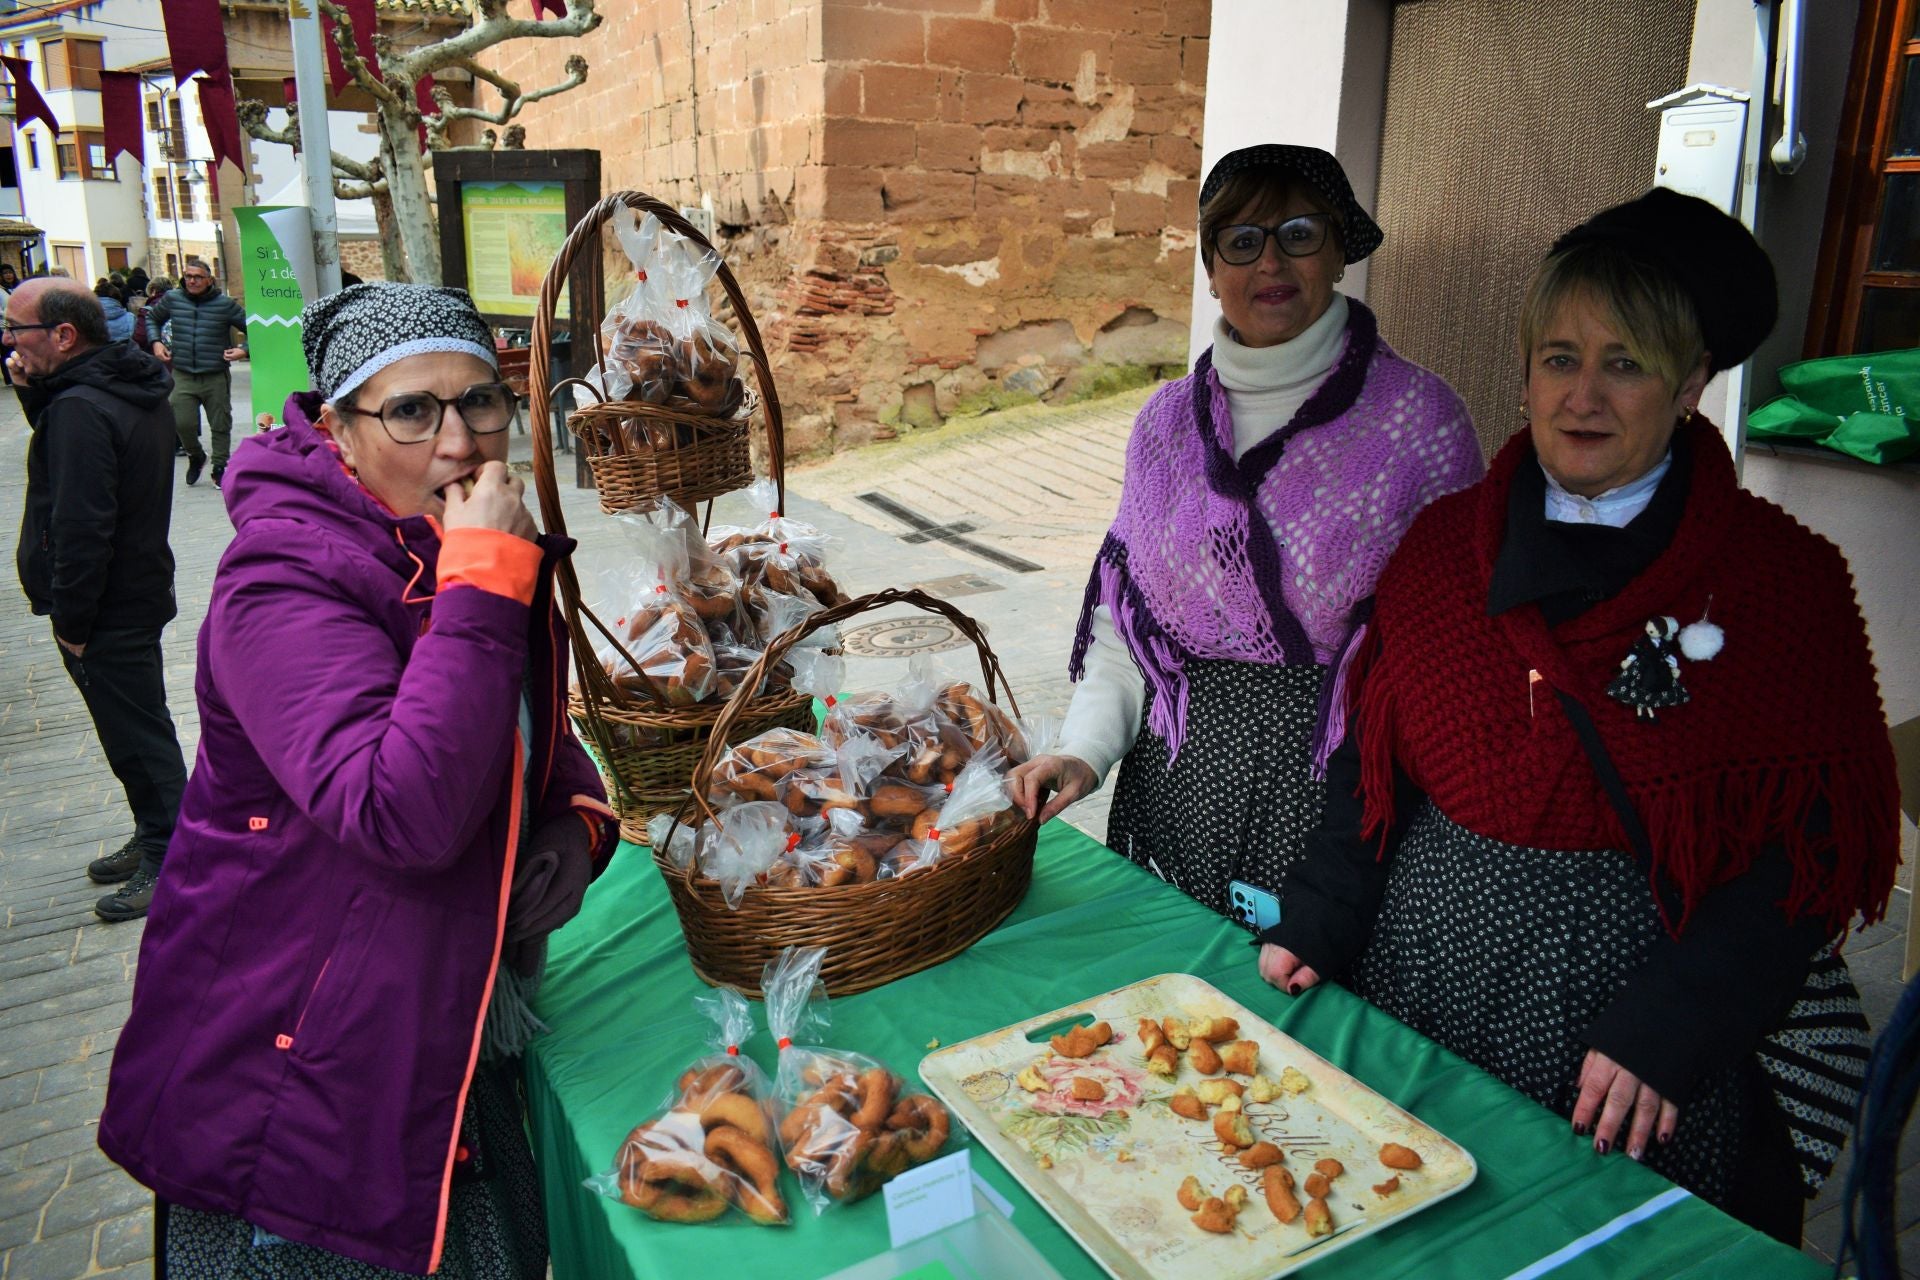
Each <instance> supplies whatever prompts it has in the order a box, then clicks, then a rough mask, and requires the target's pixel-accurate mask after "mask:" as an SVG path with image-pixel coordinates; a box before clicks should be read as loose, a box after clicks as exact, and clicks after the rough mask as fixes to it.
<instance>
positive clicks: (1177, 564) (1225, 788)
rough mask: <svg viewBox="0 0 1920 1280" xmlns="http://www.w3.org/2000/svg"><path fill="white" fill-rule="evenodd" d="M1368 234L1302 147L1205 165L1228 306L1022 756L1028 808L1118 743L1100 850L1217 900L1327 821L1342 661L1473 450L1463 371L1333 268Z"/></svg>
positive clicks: (1075, 795)
mask: <svg viewBox="0 0 1920 1280" xmlns="http://www.w3.org/2000/svg"><path fill="white" fill-rule="evenodd" d="M1380 240H1381V232H1380V228H1379V227H1378V226H1377V225H1376V224H1375V223H1374V221H1373V219H1372V218H1371V217H1370V216H1368V214H1367V211H1366V210H1365V209H1363V208H1361V207H1360V204H1359V202H1358V201H1356V200H1355V199H1354V196H1353V190H1352V188H1351V187H1350V186H1349V185H1348V182H1347V177H1346V174H1345V173H1344V172H1343V171H1342V170H1341V168H1340V163H1339V161H1337V160H1335V159H1334V158H1333V157H1332V156H1331V155H1329V154H1327V153H1326V152H1324V151H1321V150H1319V149H1317V148H1313V147H1297V146H1283V145H1277V144H1268V145H1263V146H1257V147H1247V148H1244V149H1242V150H1239V151H1235V152H1233V153H1231V154H1230V155H1227V156H1225V157H1224V158H1222V159H1221V160H1220V161H1219V162H1218V163H1217V164H1215V165H1214V167H1213V169H1212V171H1211V172H1210V173H1209V174H1208V175H1207V180H1206V182H1205V183H1204V184H1203V186H1202V188H1201V191H1200V255H1201V260H1202V262H1203V263H1204V264H1205V266H1206V270H1207V277H1208V279H1209V281H1210V282H1211V284H1212V289H1211V292H1212V294H1213V296H1215V297H1216V298H1218V299H1219V300H1220V310H1221V313H1222V318H1221V319H1220V320H1219V321H1217V322H1216V323H1215V326H1214V341H1213V345H1212V346H1211V347H1209V348H1208V349H1207V350H1206V351H1205V352H1203V353H1202V354H1201V356H1200V358H1199V359H1198V360H1197V361H1195V363H1194V368H1193V372H1192V373H1190V374H1189V375H1188V376H1187V377H1185V378H1181V379H1179V380H1177V381H1175V382H1170V383H1168V384H1167V385H1166V386H1164V387H1162V388H1161V389H1160V391H1159V392H1158V393H1157V394H1156V395H1155V396H1154V397H1153V398H1152V399H1151V400H1150V401H1148V402H1147V405H1146V407H1145V408H1144V409H1142V410H1141V412H1140V417H1139V419H1138V420H1137V421H1136V422H1135V424H1134V430H1133V436H1132V439H1131V440H1130V441H1129V442H1128V446H1127V467H1126V480H1125V485H1124V487H1123V490H1122V492H1121V497H1120V510H1119V514H1118V515H1117V517H1116V518H1115V520H1114V523H1113V528H1112V529H1111V530H1110V531H1109V533H1108V534H1107V538H1106V541H1105V543H1104V544H1103V545H1102V546H1101V548H1100V554H1099V557H1098V559H1097V560H1096V562H1095V564H1094V568H1093V574H1092V577H1091V579H1090V581H1089V582H1088V584H1087V596H1086V604H1085V606H1084V608H1083V610H1082V613H1081V616H1080V626H1079V633H1078V635H1077V636H1076V637H1075V641H1074V648H1073V658H1072V666H1071V671H1072V674H1073V676H1074V678H1075V679H1076V680H1078V681H1080V686H1079V688H1078V689H1077V690H1076V691H1075V693H1074V698H1073V702H1072V704H1071V706H1069V708H1068V710H1067V718H1066V723H1065V725H1064V726H1063V728H1062V731H1061V737H1060V746H1059V749H1058V754H1054V755H1048V756H1042V757H1040V758H1038V759H1035V760H1033V761H1030V762H1029V763H1027V764H1025V765H1023V766H1021V767H1020V768H1019V769H1017V770H1015V772H1014V775H1013V788H1014V795H1015V797H1016V799H1017V801H1018V802H1019V803H1020V804H1021V806H1022V807H1023V808H1024V809H1025V810H1026V812H1027V813H1028V814H1029V815H1034V814H1035V813H1036V812H1037V813H1038V816H1040V817H1041V818H1042V819H1043V820H1044V819H1046V818H1051V817H1052V816H1053V815H1055V814H1056V813H1058V812H1059V811H1060V810H1062V809H1064V808H1065V807H1066V806H1067V805H1069V804H1071V803H1073V802H1074V801H1075V800H1078V799H1079V798H1081V797H1082V796H1084V795H1086V794H1087V793H1088V792H1090V791H1092V790H1094V789H1095V788H1096V787H1098V786H1099V785H1100V780H1101V779H1102V778H1103V777H1105V776H1106V773H1107V771H1108V770H1109V769H1111V768H1112V767H1113V765H1114V763H1115V762H1116V761H1119V763H1120V777H1119V782H1118V784H1117V787H1116V790H1115V793H1114V800H1113V809H1112V815H1111V818H1110V819H1109V826H1108V832H1107V843H1108V845H1109V846H1111V847H1112V848H1113V849H1114V850H1115V851H1116V852H1118V853H1120V854H1122V855H1123V856H1125V857H1127V858H1130V859H1132V860H1133V861H1134V862H1137V863H1139V864H1140V865H1141V866H1143V867H1145V868H1147V869H1148V870H1150V871H1152V872H1153V873H1154V874H1155V875H1158V876H1160V877H1161V878H1162V879H1164V880H1166V881H1168V882H1169V883H1171V884H1173V885H1175V886H1176V887H1177V888H1179V889H1181V890H1182V891H1183V892H1185V893H1187V894H1189V895H1191V896H1192V897H1194V898H1196V899H1198V900H1199V901H1201V902H1204V903H1206V904H1207V905H1208V906H1210V907H1212V908H1213V909H1214V910H1216V911H1219V912H1221V913H1222V914H1232V913H1231V912H1230V910H1229V886H1230V885H1231V884H1232V882H1234V881H1243V882H1245V883H1247V884H1249V885H1253V886H1256V887H1258V888H1263V889H1266V890H1269V891H1272V892H1273V893H1275V894H1276V895H1277V894H1278V892H1279V890H1280V887H1281V882H1282V879H1283V877H1284V875H1285V873H1286V870H1287V868H1288V867H1289V866H1290V865H1291V864H1292V863H1293V862H1294V861H1295V860H1296V859H1297V858H1299V856H1300V854H1301V850H1302V842H1303V840H1304V838H1305V836H1306V833H1307V832H1308V831H1309V830H1311V829H1312V828H1313V826H1314V824H1315V822H1316V821H1318V819H1319V816H1320V810H1321V805H1322V791H1323V784H1322V783H1321V782H1320V781H1319V779H1320V778H1321V777H1322V776H1323V773H1324V765H1325V761H1326V756H1327V754H1328V752H1329V751H1330V750H1331V749H1332V748H1333V747H1334V746H1336V745H1338V743H1339V741H1340V738H1341V735H1342V732H1343V720H1342V714H1341V708H1342V701H1341V699H1340V697H1339V696H1338V687H1339V683H1340V681H1339V675H1338V672H1339V670H1340V669H1341V668H1342V665H1343V659H1344V657H1345V656H1346V655H1348V654H1350V653H1351V651H1352V649H1353V647H1354V642H1355V641H1356V639H1357V637H1358V635H1359V632H1360V630H1361V629H1362V627H1363V625H1364V622H1365V615H1366V606H1367V604H1368V602H1369V600H1370V598H1371V596H1372V594H1373V584H1374V579H1375V578H1376V577H1378V575H1379V573H1380V570H1381V568H1382V567H1384V566H1385V564H1386V562H1387V557H1388V556H1389V555H1390V554H1391V553H1392V551H1393V549H1394V546H1395V545H1396V544H1397V543H1398V542H1399V541H1400V535H1401V534H1402V533H1404V532H1405V531H1406V528H1407V526H1408V525H1409V524H1411V523H1412V521H1413V517H1414V515H1415V514H1416V513H1417V512H1418V511H1419V510H1420V509H1421V508H1422V507H1424V506H1425V505H1426V504H1427V503H1429V502H1431V501H1433V499H1435V498H1437V497H1440V496H1441V495H1442V494H1446V493H1450V492H1452V491H1454V490H1456V489H1461V488H1465V487H1466V486H1467V485H1469V484H1471V483H1473V482H1474V481H1475V480H1477V479H1478V478H1479V477H1480V475H1481V473H1482V471H1483V470H1484V469H1485V468H1484V463H1483V462H1482V460H1481V457H1480V450H1479V446H1478V444H1477V442H1476V441H1475V438H1474V433H1473V425H1472V423H1471V421H1470V420H1469V419H1468V416H1467V410H1466V407H1465V405H1463V404H1462V403H1461V401H1460V398H1459V397H1458V396H1457V395H1455V394H1454V392H1453V389H1452V388H1451V387H1449V386H1448V385H1447V384H1446V383H1445V382H1443V381H1442V380H1441V379H1440V378H1439V377H1437V376H1436V375H1434V374H1433V373H1431V372H1429V371H1428V370H1426V369H1423V368H1421V367H1420V366H1418V365H1416V364H1414V363H1412V362H1411V361H1409V360H1406V359H1403V358H1402V357H1400V356H1399V355H1396V354H1395V353H1394V352H1393V350H1392V349H1391V348H1390V347H1388V346H1387V344H1386V343H1384V342H1382V341H1381V340H1380V338H1379V336H1378V333H1377V330H1376V327H1375V324H1374V318H1373V313H1372V312H1371V311H1369V310H1367V308H1366V307H1365V306H1364V305H1363V304H1361V303H1360V302H1358V301H1354V300H1351V299H1349V298H1347V297H1346V296H1345V295H1343V294H1341V293H1339V292H1338V291H1337V290H1336V289H1335V287H1334V286H1335V285H1336V284H1338V283H1339V281H1340V279H1341V278H1342V277H1343V276H1344V275H1345V274H1346V266H1347V264H1349V263H1354V262H1358V261H1360V260H1361V259H1363V258H1365V257H1366V256H1367V255H1368V254H1370V253H1372V252H1373V251H1374V250H1375V249H1376V248H1378V247H1379V245H1380ZM1049 791H1051V792H1052V793H1053V796H1052V799H1051V800H1047V799H1046V794H1047V793H1048V792H1049ZM1043 801H1044V802H1045V803H1044V805H1043V804H1042V802H1043ZM1247 923H1249V924H1251V923H1253V922H1252V921H1251V920H1248V921H1247Z"/></svg>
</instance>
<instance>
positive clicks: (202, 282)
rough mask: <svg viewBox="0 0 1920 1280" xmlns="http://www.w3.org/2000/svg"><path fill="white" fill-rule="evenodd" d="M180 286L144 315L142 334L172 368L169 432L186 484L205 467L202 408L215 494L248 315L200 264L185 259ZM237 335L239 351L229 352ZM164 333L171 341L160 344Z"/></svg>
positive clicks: (228, 445) (229, 430)
mask: <svg viewBox="0 0 1920 1280" xmlns="http://www.w3.org/2000/svg"><path fill="white" fill-rule="evenodd" d="M180 285H181V287H180V288H178V289H174V290H172V291H171V292H169V293H168V294H167V295H166V296H165V297H163V298H161V299H160V301H158V302H156V303H154V304H153V306H151V307H149V308H148V309H147V332H148V333H149V334H150V335H153V339H154V341H153V354H154V355H156V356H158V357H159V358H160V359H161V360H163V361H165V362H166V363H168V364H170V365H172V366H173V395H172V397H171V398H172V402H173V427H174V430H175V431H177V432H179V433H180V443H181V444H182V445H184V446H185V447H186V450H187V483H188V484H195V483H198V482H199V479H200V473H201V471H202V470H204V469H205V467H206V465H207V453H206V450H204V449H202V448H201V447H200V410H201V408H202V407H203V406H204V407H205V409H206V411H207V429H208V430H209V431H210V432H211V433H212V435H213V487H214V488H216V489H218V488H219V487H220V478H221V477H222V476H223V475H225V474H226V471H227V454H228V452H229V450H230V448H231V445H232V440H233V376H232V371H231V370H230V369H229V368H228V366H229V365H231V364H232V363H233V362H234V361H235V360H240V359H244V358H245V357H246V354H247V348H246V346H245V341H246V333H247V311H246V308H245V307H243V306H241V305H240V304H239V303H238V302H235V301H234V300H233V298H232V297H231V296H229V295H228V294H224V293H222V292H220V286H219V285H217V284H215V283H214V282H213V272H212V271H211V270H209V269H208V267H207V264H206V263H205V262H202V261H201V260H200V259H199V258H188V259H187V269H186V270H185V271H183V272H182V273H181V275H180ZM169 324H171V326H172V327H171V328H170V329H169V328H167V326H168V325H169ZM236 329H237V330H239V331H240V338H241V345H239V346H229V345H228V343H229V342H230V341H231V339H232V337H233V330H236ZM163 333H164V334H166V335H167V337H168V338H170V339H171V341H163V340H162V339H161V336H160V335H161V334H163Z"/></svg>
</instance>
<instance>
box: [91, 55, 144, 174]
mask: <svg viewBox="0 0 1920 1280" xmlns="http://www.w3.org/2000/svg"><path fill="white" fill-rule="evenodd" d="M100 123H101V127H102V128H103V129H104V130H105V132H106V139H107V163H108V164H109V165H111V164H112V163H113V158H114V157H115V156H117V155H119V154H120V153H121V152H123V151H124V152H126V153H127V154H128V155H130V156H132V157H133V162H134V163H135V164H137V165H144V164H146V162H147V151H146V146H145V145H144V143H143V142H142V141H141V133H140V76H139V74H138V73H136V72H132V71H102V72H101V73H100Z"/></svg>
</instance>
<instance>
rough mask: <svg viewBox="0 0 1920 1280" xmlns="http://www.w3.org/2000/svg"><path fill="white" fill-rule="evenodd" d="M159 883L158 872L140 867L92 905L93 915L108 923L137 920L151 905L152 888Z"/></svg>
mask: <svg viewBox="0 0 1920 1280" xmlns="http://www.w3.org/2000/svg"><path fill="white" fill-rule="evenodd" d="M159 881H160V873H159V872H157V871H149V870H148V869H147V868H145V867H141V868H140V869H139V870H138V871H135V872H134V873H133V877H132V878H131V879H130V880H128V881H127V882H126V883H125V884H123V885H121V886H120V887H119V888H118V889H115V890H114V891H113V892H112V893H110V894H108V895H107V896H106V897H104V898H102V899H100V901H98V902H96V903H94V904H93V914H95V915H97V916H99V917H100V918H101V919H102V920H105V921H107V922H109V923H118V922H120V921H122V920H138V919H139V918H140V917H141V916H144V915H145V914H147V908H148V907H151V906H152V905H153V886H154V885H156V884H158V883H159Z"/></svg>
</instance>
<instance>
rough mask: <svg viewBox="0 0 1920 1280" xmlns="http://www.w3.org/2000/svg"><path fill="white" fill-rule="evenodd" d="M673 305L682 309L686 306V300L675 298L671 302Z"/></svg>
mask: <svg viewBox="0 0 1920 1280" xmlns="http://www.w3.org/2000/svg"><path fill="white" fill-rule="evenodd" d="M673 305H674V306H676V307H684V306H686V305H687V300H686V299H685V298H675V299H674V300H673Z"/></svg>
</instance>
